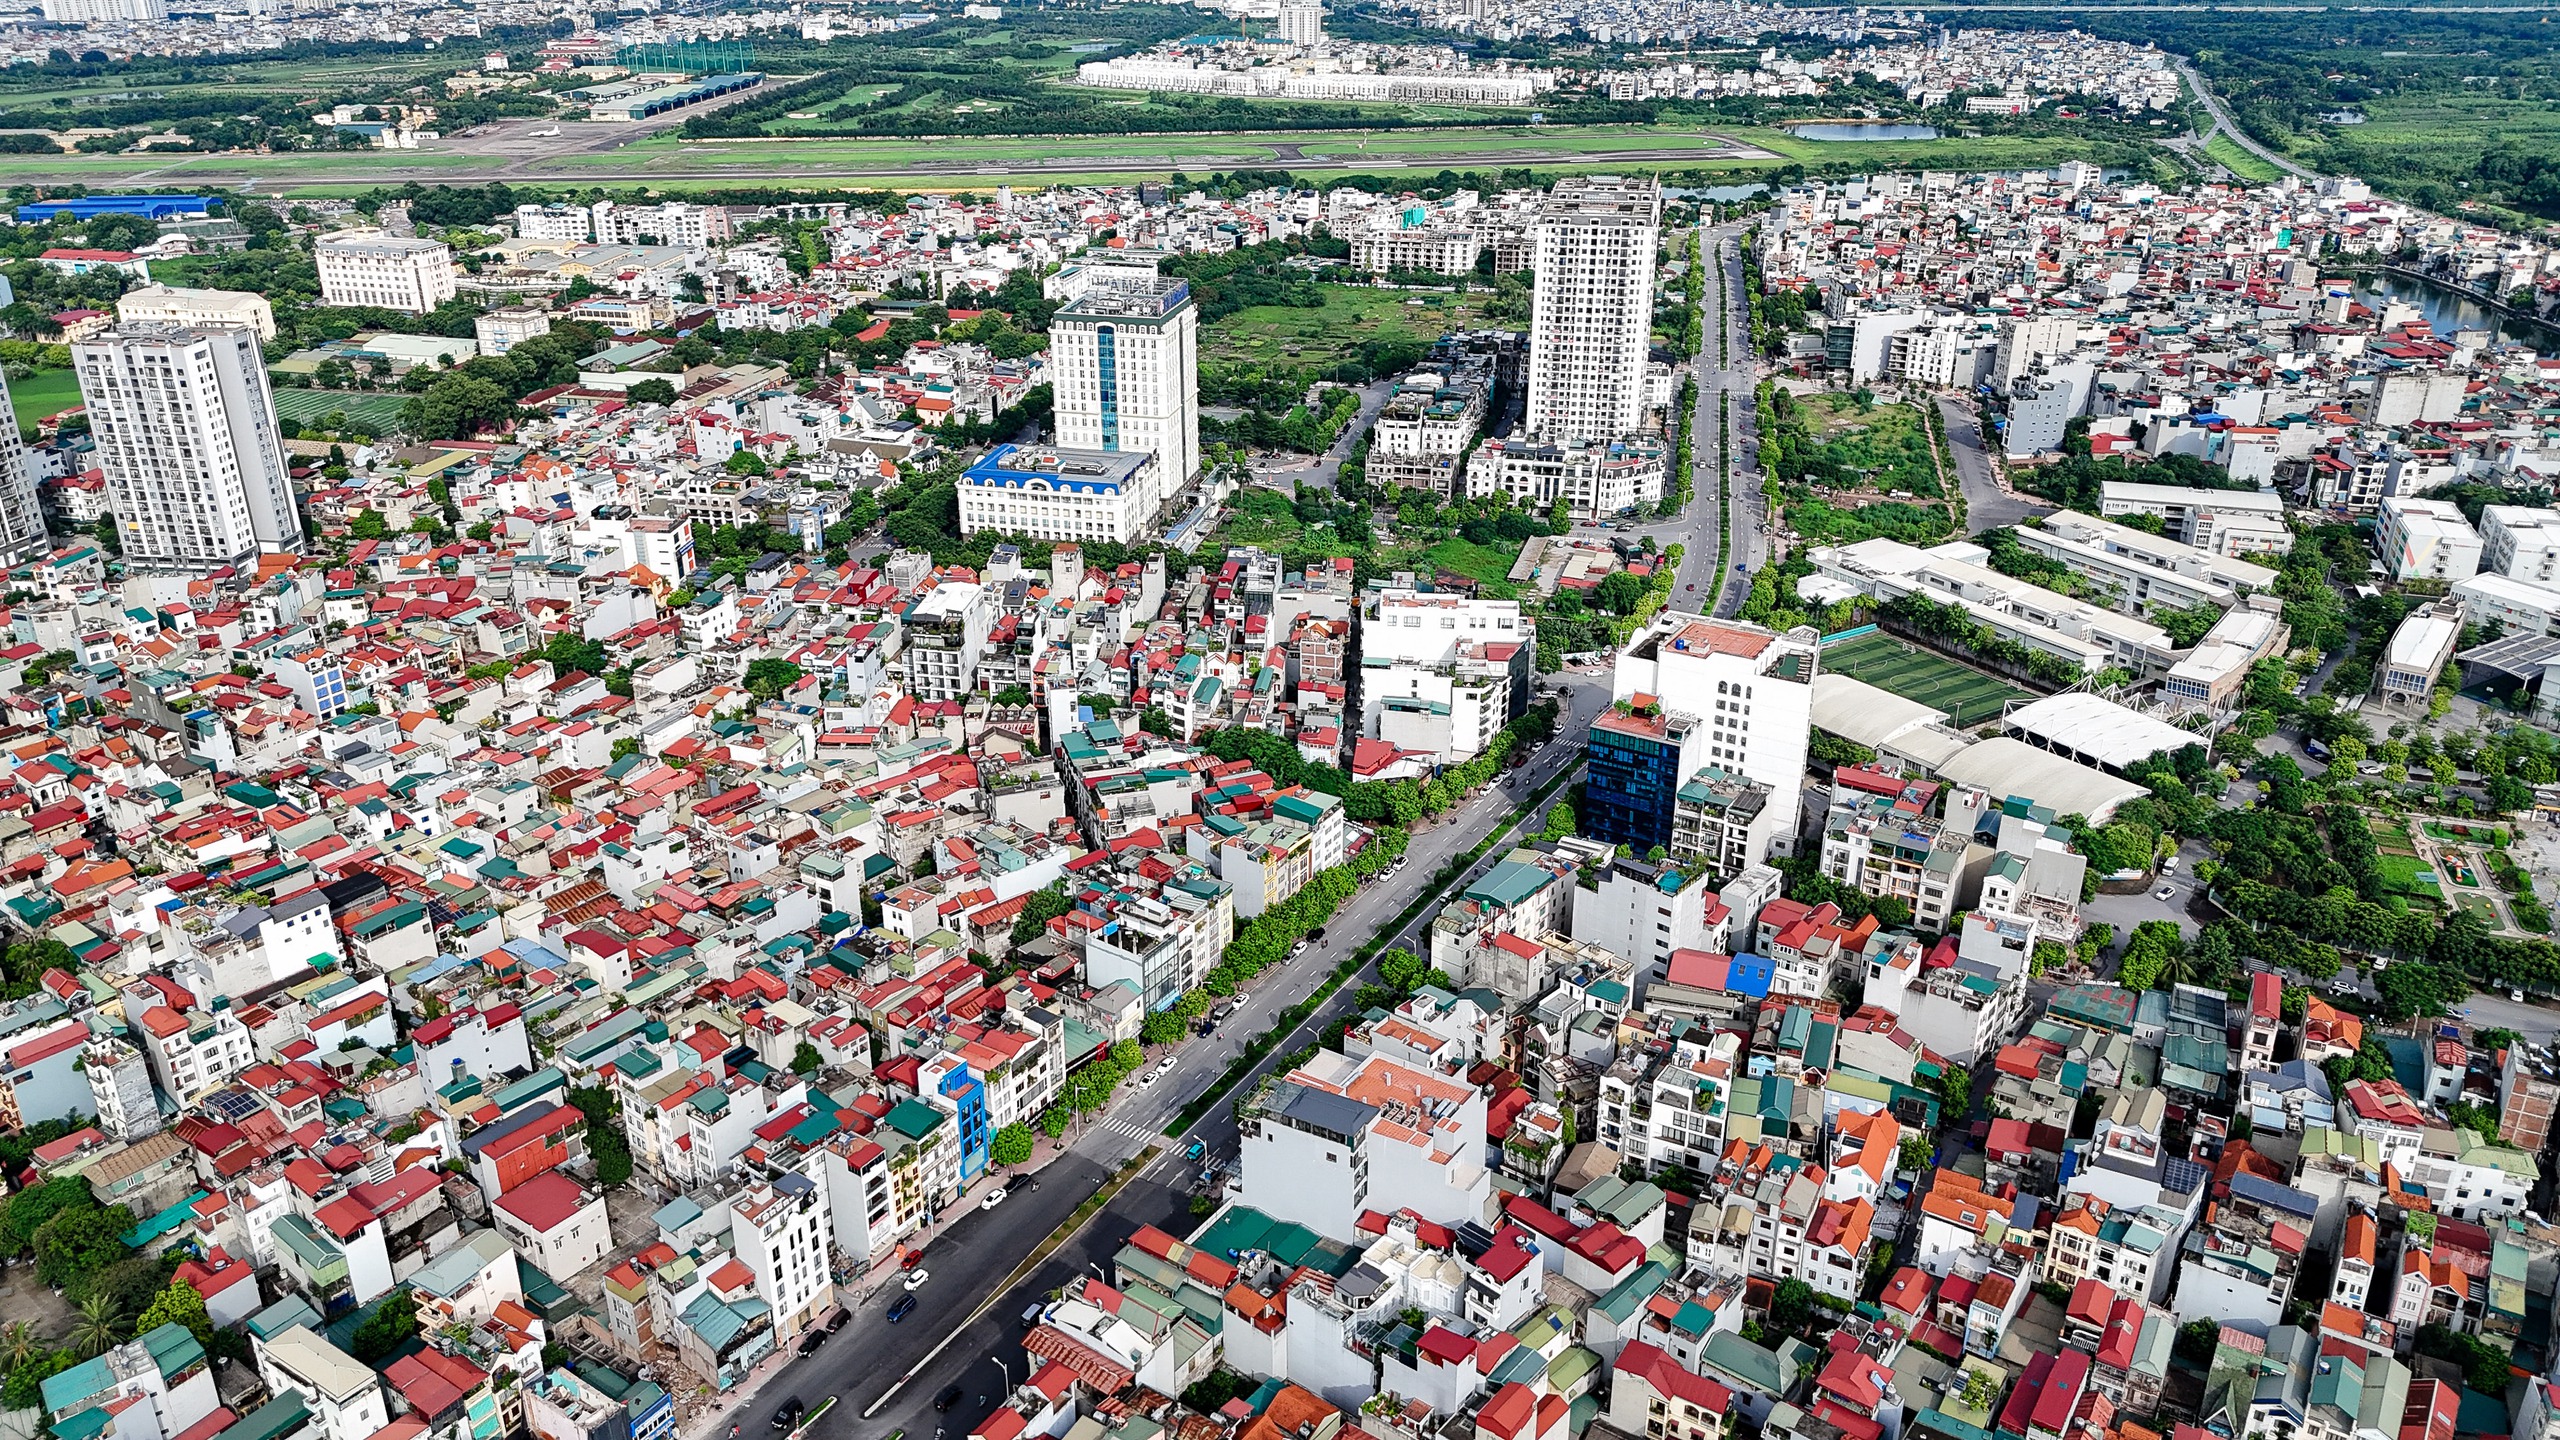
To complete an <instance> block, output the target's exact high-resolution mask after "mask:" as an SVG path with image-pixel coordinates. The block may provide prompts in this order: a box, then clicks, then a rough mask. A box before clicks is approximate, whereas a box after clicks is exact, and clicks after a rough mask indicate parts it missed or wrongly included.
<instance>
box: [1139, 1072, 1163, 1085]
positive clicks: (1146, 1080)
mask: <svg viewBox="0 0 2560 1440" xmlns="http://www.w3.org/2000/svg"><path fill="white" fill-rule="evenodd" d="M1163 1078H1164V1072H1163V1071H1161V1070H1150V1071H1148V1072H1147V1073H1146V1074H1144V1075H1141V1076H1139V1077H1138V1088H1139V1089H1142V1090H1143V1089H1145V1088H1146V1087H1147V1086H1149V1085H1153V1084H1154V1083H1156V1082H1157V1081H1158V1080H1161V1079H1163Z"/></svg>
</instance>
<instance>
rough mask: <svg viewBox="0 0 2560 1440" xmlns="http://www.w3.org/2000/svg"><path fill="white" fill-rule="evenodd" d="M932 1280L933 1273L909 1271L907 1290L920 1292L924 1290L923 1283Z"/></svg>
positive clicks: (928, 1271)
mask: <svg viewBox="0 0 2560 1440" xmlns="http://www.w3.org/2000/svg"><path fill="white" fill-rule="evenodd" d="M932 1278H933V1272H932V1271H930V1270H910V1271H908V1272H907V1288H908V1289H910V1290H921V1289H923V1288H924V1282H926V1281H927V1280H930V1279H932Z"/></svg>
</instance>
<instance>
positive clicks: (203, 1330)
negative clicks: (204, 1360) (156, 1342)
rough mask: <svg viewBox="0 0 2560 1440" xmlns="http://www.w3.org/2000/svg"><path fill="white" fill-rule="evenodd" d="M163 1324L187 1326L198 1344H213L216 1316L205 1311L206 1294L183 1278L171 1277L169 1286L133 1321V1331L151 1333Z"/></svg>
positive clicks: (137, 1333) (135, 1332)
mask: <svg viewBox="0 0 2560 1440" xmlns="http://www.w3.org/2000/svg"><path fill="white" fill-rule="evenodd" d="M163 1325H184V1326H185V1327H187V1333H188V1334H190V1335H193V1336H195V1337H196V1343H197V1344H199V1345H205V1346H210V1345H212V1344H213V1317H212V1316H210V1315H208V1314H206V1313H205V1308H204V1297H203V1296H202V1295H199V1294H197V1293H196V1287H194V1286H193V1285H190V1284H188V1283H187V1282H186V1281H184V1280H172V1281H170V1282H169V1285H168V1288H166V1289H164V1290H162V1291H161V1292H160V1294H159V1297H158V1298H156V1299H154V1300H153V1301H152V1302H151V1305H150V1308H148V1309H146V1310H144V1311H143V1312H142V1318H141V1319H139V1320H136V1321H134V1322H133V1333H134V1334H136V1335H148V1334H150V1333H151V1332H152V1331H154V1330H157V1329H159V1328H160V1327H161V1326H163Z"/></svg>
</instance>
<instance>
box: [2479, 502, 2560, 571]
mask: <svg viewBox="0 0 2560 1440" xmlns="http://www.w3.org/2000/svg"><path fill="white" fill-rule="evenodd" d="M2480 570H2481V573H2483V574H2495V575H2504V576H2506V577H2507V578H2508V579H2510V580H2522V581H2525V582H2527V583H2528V584H2533V585H2560V510H2538V509H2534V508H2533V507H2531V506H2526V505H2488V506H2483V507H2482V508H2481V511H2480Z"/></svg>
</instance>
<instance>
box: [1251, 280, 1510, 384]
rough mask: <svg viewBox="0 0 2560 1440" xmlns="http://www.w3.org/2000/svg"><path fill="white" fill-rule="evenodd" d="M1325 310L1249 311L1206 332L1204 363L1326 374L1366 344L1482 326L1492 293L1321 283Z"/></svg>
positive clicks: (1274, 308)
mask: <svg viewBox="0 0 2560 1440" xmlns="http://www.w3.org/2000/svg"><path fill="white" fill-rule="evenodd" d="M1317 288H1318V289H1320V290H1322V291H1323V292H1324V306H1323V308H1321V309H1314V310H1301V309H1299V308H1297V307H1295V306H1291V305H1248V306H1246V307H1245V308H1244V309H1242V310H1239V311H1237V312H1236V313H1234V314H1233V315H1229V316H1227V317H1226V318H1224V319H1222V320H1218V321H1216V322H1214V323H1212V324H1210V325H1209V326H1208V327H1207V334H1205V335H1204V336H1203V337H1202V346H1201V349H1202V358H1203V359H1206V360H1212V361H1229V362H1241V363H1250V364H1260V363H1268V362H1275V361H1276V362H1282V363H1287V364H1297V365H1308V366H1314V367H1316V368H1319V369H1321V368H1323V367H1325V366H1329V365H1332V364H1334V363H1335V362H1337V361H1340V360H1343V359H1347V358H1348V357H1350V356H1351V355H1352V354H1353V353H1354V352H1356V351H1357V350H1358V349H1359V348H1360V346H1361V345H1362V344H1364V343H1366V342H1367V341H1370V340H1389V339H1395V338H1397V337H1399V336H1403V337H1409V338H1412V339H1416V340H1421V341H1424V342H1426V343H1427V342H1429V341H1433V340H1437V339H1439V338H1440V337H1441V336H1442V335H1445V334H1447V333H1448V332H1449V331H1452V330H1464V329H1469V328H1472V327H1474V326H1476V325H1479V324H1481V323H1483V322H1484V307H1485V305H1486V303H1487V302H1488V301H1490V300H1491V299H1492V298H1493V297H1492V296H1490V295H1410V294H1407V293H1406V292H1404V291H1401V290H1372V289H1370V288H1368V287H1367V286H1363V285H1321V286H1318V287H1317Z"/></svg>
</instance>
